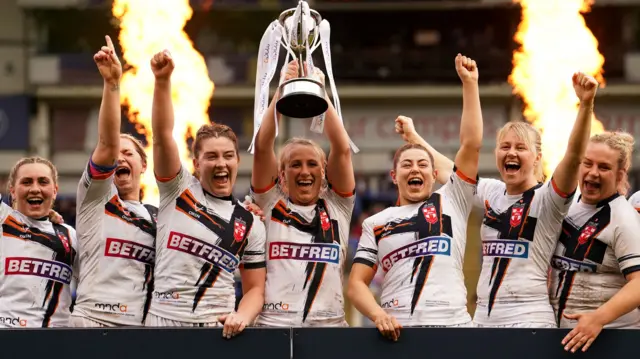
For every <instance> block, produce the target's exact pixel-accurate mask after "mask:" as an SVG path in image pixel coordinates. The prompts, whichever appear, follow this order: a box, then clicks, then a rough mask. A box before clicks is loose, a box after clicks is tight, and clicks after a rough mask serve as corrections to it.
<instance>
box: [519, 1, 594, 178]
mask: <svg viewBox="0 0 640 359" xmlns="http://www.w3.org/2000/svg"><path fill="white" fill-rule="evenodd" d="M514 1H516V2H519V3H520V5H521V6H522V21H521V22H520V25H519V26H518V31H517V33H516V35H515V41H516V42H517V43H519V44H520V45H521V47H520V48H519V49H518V50H516V51H515V52H514V54H513V64H514V67H513V71H512V73H511V76H509V83H510V84H512V85H513V87H514V92H515V93H517V94H519V95H520V96H521V97H522V99H523V101H524V102H525V110H524V116H525V118H526V119H527V120H528V121H529V122H531V123H532V125H533V126H535V127H536V128H538V129H539V130H540V131H541V132H542V158H543V162H544V173H545V174H546V175H547V176H548V175H550V174H551V173H552V172H553V170H554V169H555V168H556V166H557V165H558V163H559V162H560V160H561V159H562V157H563V156H564V153H565V149H566V146H567V142H568V140H569V134H570V133H571V129H572V128H573V124H574V122H575V118H576V115H577V105H578V104H579V100H578V98H577V97H576V95H575V92H574V90H573V85H572V82H571V76H572V75H573V73H574V72H576V71H583V72H585V73H587V74H590V75H592V76H594V77H595V78H596V79H597V80H598V82H600V84H601V86H602V85H603V84H604V79H603V77H602V73H603V71H602V65H603V64H604V57H603V56H602V55H601V54H600V53H599V52H598V41H597V40H596V38H595V37H594V36H593V34H592V33H591V31H590V30H589V28H588V27H587V25H586V23H585V21H584V18H583V17H582V14H581V13H586V12H589V11H590V8H591V4H592V3H593V0H514ZM591 125H592V127H591V134H592V135H594V134H597V133H601V132H603V131H604V127H603V126H602V123H600V121H598V120H597V119H596V118H595V116H594V118H593V119H592V123H591Z"/></svg>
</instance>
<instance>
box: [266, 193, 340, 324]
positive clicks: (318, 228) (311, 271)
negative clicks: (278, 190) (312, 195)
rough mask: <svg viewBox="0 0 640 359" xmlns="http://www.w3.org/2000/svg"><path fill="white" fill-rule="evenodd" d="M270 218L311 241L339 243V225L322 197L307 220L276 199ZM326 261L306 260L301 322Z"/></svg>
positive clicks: (318, 285)
mask: <svg viewBox="0 0 640 359" xmlns="http://www.w3.org/2000/svg"><path fill="white" fill-rule="evenodd" d="M321 213H322V216H323V217H324V216H326V219H327V221H328V223H326V224H324V227H323V223H322V222H321V218H320V217H321ZM271 220H273V221H275V222H279V223H281V224H283V225H285V226H291V227H293V228H295V229H297V230H299V231H300V232H304V233H308V234H310V235H311V242H312V243H334V242H335V243H338V244H340V235H339V233H340V227H339V225H338V221H337V220H334V219H331V217H330V216H329V212H328V211H327V206H326V203H325V201H324V200H323V199H319V200H318V202H317V203H316V214H315V216H314V217H313V219H312V220H311V221H307V220H306V219H305V218H304V217H302V216H301V215H300V214H299V213H296V212H293V211H291V210H290V209H289V208H287V206H286V205H285V203H284V202H283V201H278V203H276V205H275V207H274V208H273V210H272V211H271ZM326 265H327V264H326V263H316V262H308V263H307V267H306V269H305V281H304V285H303V287H302V288H303V289H306V288H307V285H308V288H309V290H308V291H307V298H306V299H305V302H304V312H303V315H302V322H303V323H304V322H305V320H306V319H307V316H308V315H309V312H310V311H311V306H312V305H313V301H314V300H315V298H316V295H317V294H318V290H319V289H320V285H321V284H322V278H323V277H324V273H325V271H326Z"/></svg>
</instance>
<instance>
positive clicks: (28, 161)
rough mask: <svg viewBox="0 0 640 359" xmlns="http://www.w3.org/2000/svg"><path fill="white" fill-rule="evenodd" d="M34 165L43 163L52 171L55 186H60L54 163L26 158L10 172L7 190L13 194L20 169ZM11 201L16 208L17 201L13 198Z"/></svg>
mask: <svg viewBox="0 0 640 359" xmlns="http://www.w3.org/2000/svg"><path fill="white" fill-rule="evenodd" d="M33 163H42V164H44V165H46V166H47V167H49V169H50V170H51V177H52V179H53V184H54V185H56V186H57V185H58V170H57V169H56V166H54V165H53V163H51V161H49V160H47V159H44V158H42V157H25V158H22V159H20V160H19V161H18V162H16V164H15V165H13V168H12V169H11V172H9V180H8V181H7V189H8V190H9V192H11V189H12V188H13V187H14V186H15V184H16V180H17V175H18V171H19V170H20V167H22V166H24V165H30V164H33ZM11 201H12V205H13V206H14V208H15V200H14V199H13V198H11Z"/></svg>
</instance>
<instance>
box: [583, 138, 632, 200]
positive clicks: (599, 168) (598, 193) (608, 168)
mask: <svg viewBox="0 0 640 359" xmlns="http://www.w3.org/2000/svg"><path fill="white" fill-rule="evenodd" d="M619 159H620V151H617V150H615V149H613V148H611V147H609V146H607V145H606V144H605V143H593V142H590V143H589V145H587V149H586V151H585V155H584V159H583V160H582V163H580V169H579V182H580V193H581V200H582V201H584V202H585V203H590V204H596V203H598V202H600V201H601V200H604V199H606V198H609V197H611V196H613V195H614V194H615V193H616V192H617V188H618V186H619V184H620V182H621V181H622V179H623V177H624V175H625V171H624V169H622V168H620V167H619V165H618V161H619Z"/></svg>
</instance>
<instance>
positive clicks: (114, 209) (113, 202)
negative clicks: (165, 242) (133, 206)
mask: <svg viewBox="0 0 640 359" xmlns="http://www.w3.org/2000/svg"><path fill="white" fill-rule="evenodd" d="M148 210H149V209H148V208H147V211H148ZM104 213H105V214H108V215H109V216H111V217H114V218H117V219H119V220H121V221H123V222H125V223H127V224H131V225H133V226H136V227H138V229H140V230H141V231H143V232H145V233H146V234H148V235H150V236H152V237H153V238H155V237H156V223H155V221H154V219H153V214H152V213H151V212H150V213H149V214H150V215H151V216H152V218H151V220H147V219H145V218H143V217H141V216H140V215H138V214H136V213H135V212H133V211H129V210H128V209H126V208H125V207H124V206H123V205H122V203H121V202H120V199H119V198H118V196H117V195H115V196H113V197H112V198H111V199H110V200H109V202H107V203H106V204H105V205H104Z"/></svg>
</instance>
